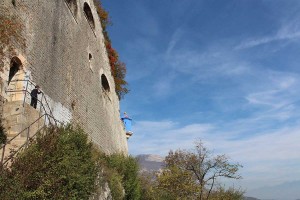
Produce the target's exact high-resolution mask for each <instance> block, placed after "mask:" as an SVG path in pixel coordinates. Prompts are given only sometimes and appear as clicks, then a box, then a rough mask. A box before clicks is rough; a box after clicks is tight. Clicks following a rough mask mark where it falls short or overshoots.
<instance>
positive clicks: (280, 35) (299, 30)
mask: <svg viewBox="0 0 300 200" xmlns="http://www.w3.org/2000/svg"><path fill="white" fill-rule="evenodd" d="M299 38H300V23H299V19H297V20H295V21H292V22H286V23H284V24H283V25H282V27H281V28H280V29H279V30H278V31H277V32H276V33H275V34H274V35H269V36H265V37H260V38H251V39H246V40H245V41H243V42H241V43H240V44H239V45H237V46H236V47H235V48H234V49H235V50H240V49H247V48H252V47H255V46H259V45H263V44H267V43H271V42H275V41H279V40H292V39H299Z"/></svg>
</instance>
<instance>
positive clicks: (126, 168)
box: [106, 154, 141, 200]
mask: <svg viewBox="0 0 300 200" xmlns="http://www.w3.org/2000/svg"><path fill="white" fill-rule="evenodd" d="M106 162H107V164H106V165H107V167H108V168H109V169H114V170H116V171H117V172H118V174H120V176H121V177H122V185H123V187H124V190H125V199H127V200H135V199H140V198H141V188H140V181H139V178H138V170H139V167H138V163H137V161H136V159H135V158H133V157H131V156H128V157H127V156H125V155H122V154H113V155H110V156H106Z"/></svg>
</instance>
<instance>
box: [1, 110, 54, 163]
mask: <svg viewBox="0 0 300 200" xmlns="http://www.w3.org/2000/svg"><path fill="white" fill-rule="evenodd" d="M43 118H45V119H44V124H43V126H41V127H39V128H38V129H37V130H36V131H35V133H34V134H32V135H30V129H31V128H32V126H34V125H35V124H36V123H38V125H39V123H40V120H43ZM47 118H52V119H53V120H54V121H57V120H56V119H54V117H52V116H50V115H48V114H43V115H42V116H40V117H39V118H38V119H36V120H35V121H34V122H32V123H31V124H30V125H29V126H28V127H27V128H25V129H23V130H22V131H21V132H19V133H18V134H17V135H15V136H14V137H12V138H11V139H9V140H8V141H6V142H5V143H4V144H2V145H1V147H0V151H2V152H1V159H0V167H3V166H5V165H7V164H8V162H9V161H10V160H12V159H13V158H14V156H16V155H17V154H18V153H19V152H20V151H21V150H22V149H24V148H26V147H27V146H28V144H29V142H30V140H32V139H33V138H34V137H35V136H36V135H37V133H39V132H40V131H41V130H42V129H44V128H45V127H47V124H46V119H47ZM57 122H58V121H57ZM23 133H25V134H26V140H25V141H24V144H22V145H21V146H19V147H17V148H15V149H14V148H10V149H8V150H9V151H10V152H9V155H8V156H6V157H5V151H7V146H8V145H10V144H12V143H13V141H15V140H16V139H17V138H18V136H21V134H23Z"/></svg>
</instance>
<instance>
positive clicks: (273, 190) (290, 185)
mask: <svg viewBox="0 0 300 200" xmlns="http://www.w3.org/2000/svg"><path fill="white" fill-rule="evenodd" d="M247 195H249V196H250V195H251V196H255V197H258V198H261V199H276V200H296V199H300V181H293V182H286V183H283V184H280V185H275V186H270V187H262V188H257V189H254V190H250V191H248V192H247Z"/></svg>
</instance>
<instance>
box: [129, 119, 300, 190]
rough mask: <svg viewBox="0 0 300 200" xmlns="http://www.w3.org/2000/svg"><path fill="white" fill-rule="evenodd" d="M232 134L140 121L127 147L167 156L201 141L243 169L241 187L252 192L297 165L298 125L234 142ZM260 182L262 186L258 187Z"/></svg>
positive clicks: (204, 127) (204, 126)
mask: <svg viewBox="0 0 300 200" xmlns="http://www.w3.org/2000/svg"><path fill="white" fill-rule="evenodd" d="M234 131H236V130H235V127H231V130H229V129H228V130H222V128H220V127H218V125H216V124H215V125H212V124H188V125H186V126H180V124H179V123H177V122H172V121H162V122H159V121H153V122H151V121H142V122H137V123H136V124H135V133H134V137H132V138H130V140H129V142H130V144H129V147H130V152H132V153H135V154H137V153H138V154H144V153H146V154H147V153H152V154H160V155H166V154H167V152H168V151H169V150H170V149H173V150H175V149H178V148H181V149H191V148H192V147H193V145H194V141H195V140H197V139H202V140H203V141H204V143H205V144H206V146H208V147H209V149H211V150H214V152H215V153H219V154H223V153H225V154H227V155H229V156H230V158H231V159H232V160H234V161H235V162H239V163H241V164H243V165H244V168H243V169H242V170H241V173H242V176H243V177H244V179H243V180H242V182H241V184H242V185H243V186H244V187H248V188H250V189H252V188H254V187H258V186H263V185H268V184H269V185H270V183H280V182H284V181H287V180H289V179H290V178H291V174H290V170H291V169H294V168H293V167H291V165H289V163H290V162H295V163H296V164H297V166H299V164H300V161H299V160H300V154H299V150H300V142H299V135H300V124H299V125H296V126H293V127H283V128H281V129H278V130H270V131H267V132H263V133H261V134H254V135H253V136H249V137H246V138H236V139H234V140H233V139H232V138H233V137H235V135H234V136H232V135H231V133H232V132H234ZM241 134H242V133H241ZM279 172H280V173H279ZM257 175H259V176H260V177H259V178H258V177H256V176H257ZM253 176H255V177H253ZM293 176H294V177H293V178H294V179H295V180H296V179H299V180H300V175H299V174H294V173H293ZM259 180H261V182H260V183H257V181H259ZM245 189H246V188H245Z"/></svg>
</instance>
